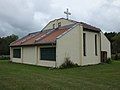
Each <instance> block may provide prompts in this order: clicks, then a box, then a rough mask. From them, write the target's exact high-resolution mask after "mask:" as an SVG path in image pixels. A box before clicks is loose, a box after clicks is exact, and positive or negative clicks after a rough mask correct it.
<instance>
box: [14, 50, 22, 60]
mask: <svg viewBox="0 0 120 90" xmlns="http://www.w3.org/2000/svg"><path fill="white" fill-rule="evenodd" d="M13 58H21V49H13Z"/></svg>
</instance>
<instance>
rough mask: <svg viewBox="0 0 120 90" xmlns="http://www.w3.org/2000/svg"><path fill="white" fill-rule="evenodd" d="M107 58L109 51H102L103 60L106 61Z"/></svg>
mask: <svg viewBox="0 0 120 90" xmlns="http://www.w3.org/2000/svg"><path fill="white" fill-rule="evenodd" d="M106 60H107V52H106V51H101V62H106Z"/></svg>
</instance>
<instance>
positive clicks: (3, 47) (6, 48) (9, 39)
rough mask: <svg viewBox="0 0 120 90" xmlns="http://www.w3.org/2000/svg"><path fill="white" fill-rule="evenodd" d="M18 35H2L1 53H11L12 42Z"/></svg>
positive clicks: (0, 40)
mask: <svg viewBox="0 0 120 90" xmlns="http://www.w3.org/2000/svg"><path fill="white" fill-rule="evenodd" d="M17 39H18V36H17V35H14V34H12V35H10V36H6V37H0V55H9V54H10V47H9V45H10V43H12V42H13V41H15V40H17Z"/></svg>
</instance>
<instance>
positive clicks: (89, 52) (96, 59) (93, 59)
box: [82, 31, 100, 65]
mask: <svg viewBox="0 0 120 90" xmlns="http://www.w3.org/2000/svg"><path fill="white" fill-rule="evenodd" d="M83 33H86V56H84V55H83V54H82V55H83V61H82V65H89V64H98V63H100V34H99V33H95V32H88V31H83ZM95 34H96V35H97V56H96V55H95Z"/></svg>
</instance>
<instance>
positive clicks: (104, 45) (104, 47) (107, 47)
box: [101, 32, 111, 58]
mask: <svg viewBox="0 0 120 90" xmlns="http://www.w3.org/2000/svg"><path fill="white" fill-rule="evenodd" d="M101 51H107V58H111V44H110V41H109V40H108V39H107V38H106V36H105V35H104V33H103V32H101Z"/></svg>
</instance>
